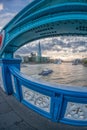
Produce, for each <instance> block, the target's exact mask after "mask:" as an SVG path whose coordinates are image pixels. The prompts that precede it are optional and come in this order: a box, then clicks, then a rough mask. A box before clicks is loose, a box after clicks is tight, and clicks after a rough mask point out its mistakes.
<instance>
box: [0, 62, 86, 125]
mask: <svg viewBox="0 0 87 130" xmlns="http://www.w3.org/2000/svg"><path fill="white" fill-rule="evenodd" d="M14 62H16V60H15V61H14ZM3 63H4V67H3V66H0V67H1V71H2V73H3V74H2V75H3V76H1V77H4V73H5V72H6V71H7V72H8V78H9V82H7V81H6V80H3V81H4V84H3V87H4V86H5V85H6V84H5V82H7V85H8V84H9V86H7V87H8V88H9V89H6V86H5V87H4V89H3V90H4V91H8V94H9V93H10V94H13V95H14V96H15V97H16V98H17V99H18V100H19V101H20V102H21V103H23V104H25V105H26V106H27V107H29V108H31V109H32V110H34V111H36V112H37V113H39V114H41V115H42V116H44V117H47V118H49V119H50V120H52V121H54V122H63V123H66V124H71V125H77V126H87V89H86V88H85V87H84V88H82V87H76V88H75V87H70V86H64V85H55V84H49V83H44V82H39V81H35V80H34V79H30V78H29V77H27V76H26V75H24V74H23V73H21V72H20V70H19V67H18V64H17V63H14V65H13V64H11V62H9V64H7V63H6V62H5V61H4V60H3ZM3 68H4V69H3ZM5 75H6V74H5ZM7 80H8V79H7Z"/></svg>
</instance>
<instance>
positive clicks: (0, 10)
mask: <svg viewBox="0 0 87 130" xmlns="http://www.w3.org/2000/svg"><path fill="white" fill-rule="evenodd" d="M31 1H32V0H0V30H1V29H2V28H3V27H4V26H5V25H6V24H7V23H8V22H9V21H10V20H11V19H12V18H13V17H14V16H15V15H16V14H17V13H18V12H19V11H20V10H21V9H23V8H24V7H25V6H26V5H27V4H29V3H30V2H31ZM40 41H41V47H42V52H43V55H45V56H46V55H47V56H50V57H53V58H57V57H58V58H59V57H62V58H66V57H67V58H69V57H70V58H72V57H74V58H75V57H83V56H87V38H86V37H85V38H84V37H58V38H57V37H56V38H51V39H50V38H47V39H42V40H40ZM38 42H39V41H35V42H32V44H29V45H28V46H26V45H25V46H24V47H23V48H21V49H20V50H18V53H21V54H22V53H23V54H29V53H31V52H36V53H37V49H38ZM49 44H50V46H49Z"/></svg>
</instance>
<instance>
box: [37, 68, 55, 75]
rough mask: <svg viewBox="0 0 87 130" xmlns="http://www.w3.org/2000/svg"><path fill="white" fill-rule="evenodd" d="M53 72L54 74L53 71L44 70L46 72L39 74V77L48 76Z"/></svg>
mask: <svg viewBox="0 0 87 130" xmlns="http://www.w3.org/2000/svg"><path fill="white" fill-rule="evenodd" d="M52 72H53V70H49V69H44V70H42V72H41V73H39V75H43V76H47V75H49V74H51V73H52Z"/></svg>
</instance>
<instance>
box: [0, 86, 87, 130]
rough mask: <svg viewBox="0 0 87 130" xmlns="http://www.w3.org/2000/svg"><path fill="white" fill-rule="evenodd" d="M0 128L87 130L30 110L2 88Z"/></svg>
mask: <svg viewBox="0 0 87 130" xmlns="http://www.w3.org/2000/svg"><path fill="white" fill-rule="evenodd" d="M0 130H87V127H74V126H69V125H64V124H60V123H53V122H52V121H50V120H48V119H46V118H44V117H42V116H40V115H39V114H37V113H35V112H34V111H32V110H30V109H29V108H27V107H26V106H24V105H23V104H21V103H20V102H18V101H17V100H16V98H15V97H14V96H12V95H10V96H8V95H6V94H5V93H4V92H3V91H2V90H1V88H0Z"/></svg>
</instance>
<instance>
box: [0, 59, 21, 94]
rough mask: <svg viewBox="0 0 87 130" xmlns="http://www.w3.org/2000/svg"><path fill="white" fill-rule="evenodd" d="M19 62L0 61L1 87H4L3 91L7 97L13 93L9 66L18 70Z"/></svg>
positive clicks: (16, 60)
mask: <svg viewBox="0 0 87 130" xmlns="http://www.w3.org/2000/svg"><path fill="white" fill-rule="evenodd" d="M20 62H21V60H19V59H0V66H1V71H2V80H3V87H4V91H5V92H6V93H7V94H8V95H10V94H12V93H13V88H12V80H11V73H10V71H9V66H15V67H16V68H18V69H19V70H20Z"/></svg>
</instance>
